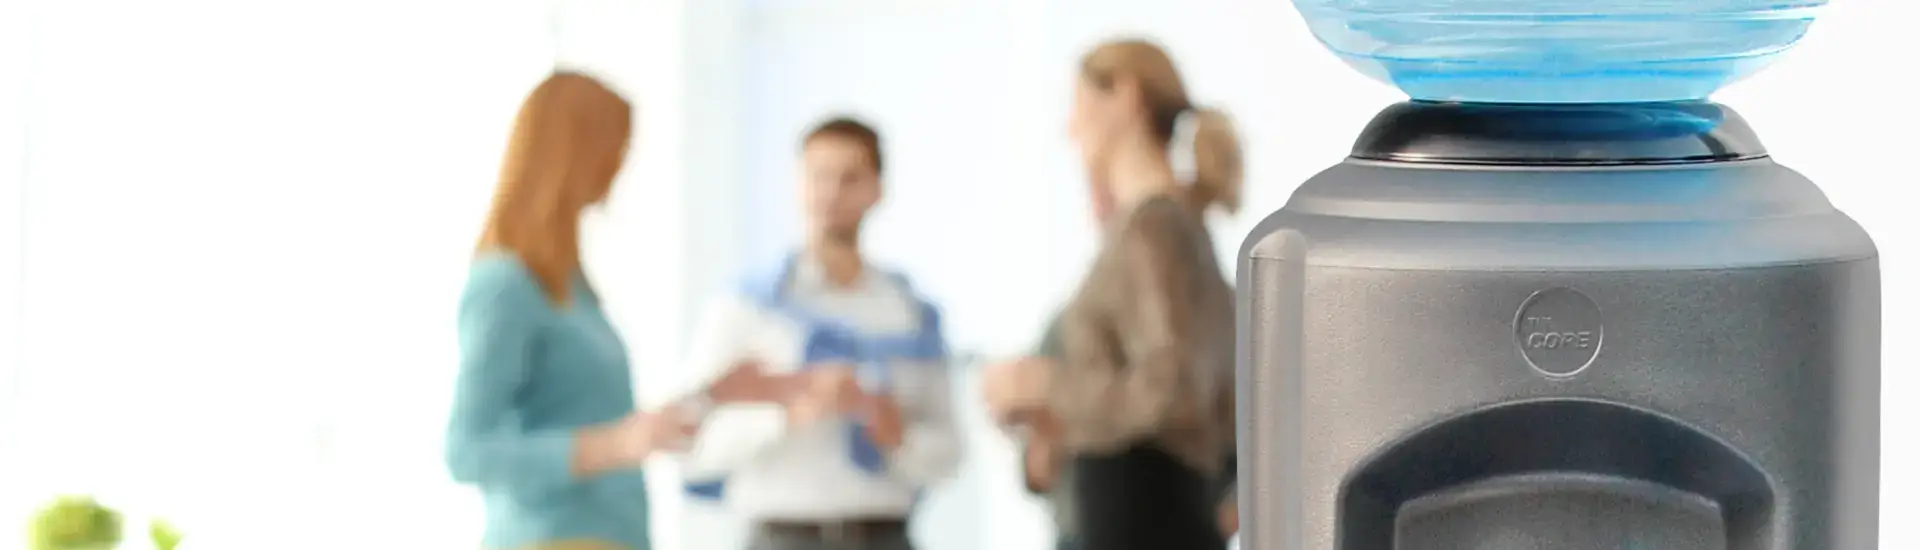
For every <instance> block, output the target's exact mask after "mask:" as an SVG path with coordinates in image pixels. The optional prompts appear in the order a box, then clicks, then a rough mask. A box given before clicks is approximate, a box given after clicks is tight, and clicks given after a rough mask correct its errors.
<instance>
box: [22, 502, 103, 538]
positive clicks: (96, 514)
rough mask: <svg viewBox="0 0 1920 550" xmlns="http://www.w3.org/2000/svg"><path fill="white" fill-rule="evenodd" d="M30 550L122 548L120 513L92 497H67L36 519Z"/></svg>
mask: <svg viewBox="0 0 1920 550" xmlns="http://www.w3.org/2000/svg"><path fill="white" fill-rule="evenodd" d="M27 533H28V534H27V548H28V549H29V550H113V549H114V548H116V547H118V546H120V535H121V533H120V513H119V512H116V511H114V510H113V509H112V508H108V507H106V506H104V505H101V504H100V503H99V502H97V501H95V500H94V499H93V497H88V496H65V497H60V498H57V499H54V501H53V502H52V503H50V504H48V505H46V506H45V507H42V508H41V509H40V511H39V512H37V513H35V514H34V516H33V520H32V523H31V524H30V525H29V526H28V529H27Z"/></svg>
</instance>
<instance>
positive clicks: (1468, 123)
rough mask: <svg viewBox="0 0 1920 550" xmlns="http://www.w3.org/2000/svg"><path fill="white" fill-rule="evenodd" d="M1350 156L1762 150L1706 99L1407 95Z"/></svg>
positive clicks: (1459, 158)
mask: <svg viewBox="0 0 1920 550" xmlns="http://www.w3.org/2000/svg"><path fill="white" fill-rule="evenodd" d="M1352 156H1353V158H1356V159H1364V160H1379V161H1393V162H1414V163H1435V164H1469V165H1512V166H1605V165H1641V164H1689V163H1705V162H1727V161H1737V160H1748V159H1755V158H1761V157H1765V156H1767V151H1766V148H1765V147H1763V146H1762V145H1761V144H1760V139H1759V136H1757V135H1756V134H1755V133H1754V131H1753V129H1752V127H1750V126H1748V125H1747V123H1746V121H1745V120H1744V119H1742V118H1741V117H1740V115H1739V114H1738V113H1735V112H1734V111H1733V110H1732V109H1729V108H1727V107H1725V106H1722V105H1719V104H1716V103H1710V102H1674V103H1622V104H1497V103H1448V102H1430V101H1411V102H1406V103H1400V104H1397V105H1394V106H1391V107H1388V108H1387V109H1385V110H1383V111H1381V112H1380V114H1379V115H1376V116H1375V117H1374V119H1373V121H1372V122H1371V123H1369V124H1368V125H1367V127H1366V129H1365V130H1363V131H1362V132H1361V134H1360V137H1359V138H1358V139H1356V140H1355V142H1354V146H1353V151H1352Z"/></svg>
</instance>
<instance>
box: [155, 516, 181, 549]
mask: <svg viewBox="0 0 1920 550" xmlns="http://www.w3.org/2000/svg"><path fill="white" fill-rule="evenodd" d="M147 535H148V536H150V537H153V550H173V549H174V548H176V547H179V546H180V539H181V538H182V537H181V536H180V530H179V529H175V528H173V526H172V525H169V524H167V522H165V521H162V520H157V519H156V520H153V523H152V524H151V525H148V526H147Z"/></svg>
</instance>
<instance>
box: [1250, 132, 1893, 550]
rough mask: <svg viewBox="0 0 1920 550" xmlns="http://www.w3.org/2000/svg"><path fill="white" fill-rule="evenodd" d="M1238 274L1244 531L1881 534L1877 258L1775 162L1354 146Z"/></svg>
mask: <svg viewBox="0 0 1920 550" xmlns="http://www.w3.org/2000/svg"><path fill="white" fill-rule="evenodd" d="M1419 133H1420V132H1418V131H1413V130H1406V131H1395V132H1387V135H1413V134H1419ZM1621 135H1622V136H1628V138H1623V139H1630V137H1631V136H1634V135H1637V134H1634V133H1623V134H1621ZM1415 141H1418V140H1415ZM1489 143H1492V144H1496V145H1501V146H1502V147H1504V146H1505V145H1504V144H1503V142H1489V141H1475V140H1469V141H1464V142H1457V143H1453V144H1451V145H1449V149H1447V150H1451V151H1463V150H1464V151H1466V152H1465V153H1461V154H1463V155H1466V156H1475V155H1479V156H1489V155H1491V156H1496V157H1497V156H1500V155H1499V153H1500V151H1499V150H1493V151H1478V152H1476V151H1471V150H1467V149H1471V147H1472V145H1473V144H1480V145H1486V144H1489ZM1616 145H1618V144H1610V143H1605V142H1602V141H1596V142H1595V143H1594V146H1595V147H1598V148H1601V149H1607V148H1610V147H1614V146H1616ZM1463 148H1464V149H1463ZM1628 149H1630V150H1636V151H1637V150H1638V149H1632V148H1628ZM1679 150H1687V149H1686V148H1682V149H1679ZM1238 278H1239V280H1238V283H1239V285H1240V287H1239V292H1240V295H1239V296H1240V301H1239V309H1238V312H1237V313H1238V315H1239V318H1238V319H1237V322H1238V326H1239V327H1240V331H1239V333H1240V339H1241V340H1240V350H1239V351H1240V355H1239V367H1240V370H1239V381H1240V383H1239V388H1240V394H1239V397H1238V404H1239V406H1240V424H1239V426H1240V432H1239V443H1240V457H1239V468H1240V469H1239V480H1240V484H1241V491H1240V492H1239V494H1240V495H1241V502H1240V506H1241V508H1240V510H1241V514H1242V521H1241V524H1240V525H1241V529H1242V531H1241V537H1242V543H1243V544H1244V545H1245V546H1244V548H1247V549H1249V550H1442V549H1445V550H1537V549H1542V548H1552V549H1555V550H1623V549H1634V550H1668V549H1673V550H1682V549H1684V550H1859V549H1872V548H1878V545H1877V527H1878V524H1877V518H1878V517H1879V509H1878V502H1879V488H1878V483H1879V471H1880V470H1879V395H1880V387H1879V384H1880V364H1879V361H1880V274H1879V267H1878V261H1877V253H1876V251H1875V249H1874V246H1873V243H1872V242H1871V240H1870V239H1869V238H1868V236H1867V235H1866V233H1865V232H1864V231H1862V230H1861V228H1860V227H1859V226H1858V225H1857V224H1855V223H1854V222H1853V220H1851V219H1849V218H1848V217H1847V216H1845V215H1843V214H1841V213H1840V212H1838V211H1836V210H1835V209H1834V208H1833V206H1832V205H1831V204H1829V203H1828V202H1827V200H1826V198H1825V196H1824V195H1823V194H1822V193H1821V192H1820V190H1819V189H1818V188H1817V187H1816V186H1815V185H1814V184H1813V183H1812V182H1809V181H1808V180H1807V179H1806V178H1804V177H1802V176H1800V175H1799V174H1797V173H1795V172H1793V171H1792V170H1789V169H1787V168H1785V167H1782V166H1780V165H1778V164H1776V163H1774V162H1773V160H1772V159H1771V158H1768V157H1764V156H1761V157H1756V158H1747V159H1744V160H1727V161H1703V162H1694V163H1682V164H1676V163H1656V164H1616V165H1589V166H1564V165H1556V166H1524V165H1512V164H1507V165H1483V164H1471V163H1464V164H1456V163H1447V162H1443V161H1425V162H1403V161H1382V160H1365V159H1348V160H1347V161H1345V162H1342V163H1340V164H1339V165H1336V166H1334V167H1332V168H1330V169H1328V170H1327V171H1325V172H1323V173H1321V174H1320V175H1318V176H1316V177H1314V178H1313V179H1312V180H1310V181H1308V182H1307V183H1306V184H1304V185H1303V186H1301V188H1300V189H1299V190H1298V191H1297V192H1295V194H1294V196H1293V198H1292V200H1291V201H1290V202H1289V203H1288V204H1287V206H1286V207H1285V208H1283V209H1281V210H1280V211H1278V212H1275V213H1273V214H1272V215H1270V216H1269V217H1268V218H1266V219H1265V220H1263V221H1262V222H1261V223H1260V224H1259V225H1258V226H1257V227H1256V229H1255V230H1254V231H1253V232H1252V233H1251V234H1250V235H1249V236H1248V237H1247V240H1246V241H1245V244H1244V245H1243V247H1242V249H1241V257H1240V266H1239V270H1238Z"/></svg>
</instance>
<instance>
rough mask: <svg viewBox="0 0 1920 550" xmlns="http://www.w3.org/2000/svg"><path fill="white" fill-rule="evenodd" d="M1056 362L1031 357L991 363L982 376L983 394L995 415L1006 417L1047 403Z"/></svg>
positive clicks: (981, 390)
mask: <svg viewBox="0 0 1920 550" xmlns="http://www.w3.org/2000/svg"><path fill="white" fill-rule="evenodd" d="M1052 384H1053V362H1052V361H1048V360H1046V359H1043V358H1038V357H1028V358H1024V359H1016V360H1013V361H1007V362H1004V363H1000V364H997V365H991V366H988V367H987V369H986V372H985V373H984V374H983V375H982V376H981V381H980V392H981V394H982V395H981V397H982V398H984V399H985V400H986V402H987V411H988V412H989V413H990V414H992V415H993V417H994V418H996V419H1000V420H1001V421H1006V420H1009V419H1011V418H1012V417H1014V416H1017V415H1018V414H1019V413H1021V412H1024V411H1030V410H1032V409H1038V408H1043V407H1045V406H1046V401H1047V393H1048V392H1049V391H1051V390H1052Z"/></svg>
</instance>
